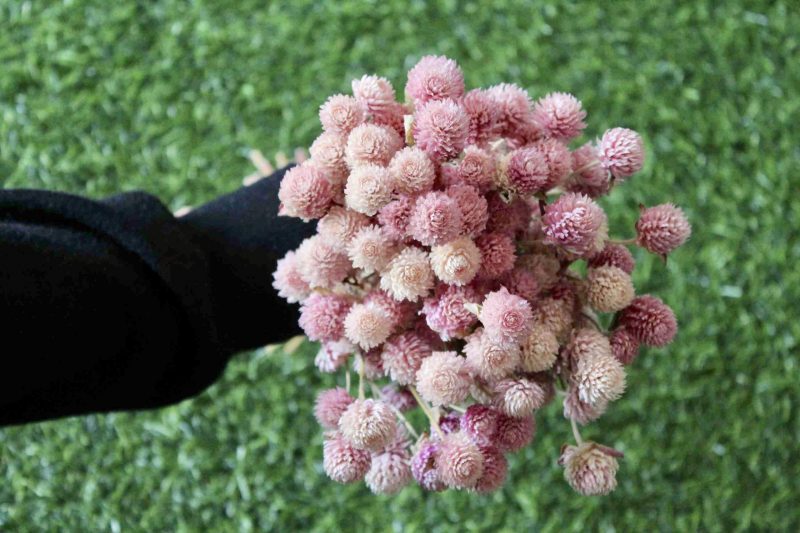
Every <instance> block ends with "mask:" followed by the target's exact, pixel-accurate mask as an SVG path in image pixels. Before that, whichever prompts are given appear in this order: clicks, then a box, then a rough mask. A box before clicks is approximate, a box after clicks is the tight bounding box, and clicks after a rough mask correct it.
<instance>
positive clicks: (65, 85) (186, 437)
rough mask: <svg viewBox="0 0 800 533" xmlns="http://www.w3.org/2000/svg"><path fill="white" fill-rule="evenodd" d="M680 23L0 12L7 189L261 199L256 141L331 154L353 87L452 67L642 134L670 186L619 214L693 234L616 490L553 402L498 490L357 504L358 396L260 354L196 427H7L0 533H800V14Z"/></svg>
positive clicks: (434, 8)
mask: <svg viewBox="0 0 800 533" xmlns="http://www.w3.org/2000/svg"><path fill="white" fill-rule="evenodd" d="M599 4H606V5H607V7H599ZM676 4H677V3H671V2H664V1H662V0H638V1H631V2H614V3H611V2H608V3H600V2H598V3H596V4H594V5H589V4H588V3H587V4H585V5H578V3H576V2H564V1H561V2H555V1H554V2H546V3H545V2H536V3H534V2H530V3H529V2H515V1H510V0H500V1H495V2H491V3H490V2H478V1H465V2H457V1H455V0H449V1H444V2H439V3H437V4H436V5H426V3H424V2H421V1H413V2H404V1H400V0H382V1H374V2H368V3H364V4H357V3H354V2H346V1H341V2H338V1H325V2H320V1H313V2H302V3H301V2H291V3H289V2H287V3H286V4H285V5H278V4H277V3H271V2H262V1H254V0H241V1H230V0H225V1H217V2H212V1H197V2H183V1H179V0H163V1H158V2H125V1H118V2H107V1H104V0H103V1H101V0H98V1H88V0H72V1H63V2H55V1H54V2H30V1H17V0H4V1H2V2H0V26H1V27H2V31H0V176H1V177H2V180H3V184H4V186H5V187H41V188H49V189H58V190H63V191H70V192H75V193H82V194H88V195H90V196H93V197H99V196H103V195H107V194H111V193H114V192H117V191H120V190H129V189H145V190H147V191H150V192H153V193H155V194H157V195H158V196H159V197H160V198H162V199H163V200H164V201H165V202H166V203H167V204H168V205H170V206H171V207H173V208H177V207H180V206H183V205H187V204H189V205H194V204H196V203H199V202H202V201H204V200H208V199H210V198H212V197H214V196H215V195H216V194H219V193H222V192H225V191H228V190H231V189H233V188H234V187H236V186H237V185H238V184H239V183H240V180H241V177H242V176H243V175H245V174H247V173H249V172H250V171H251V169H250V168H249V163H248V162H247V160H246V159H245V157H244V155H245V154H246V151H247V149H248V148H250V147H258V148H262V149H264V150H265V151H274V150H277V149H284V150H290V149H291V148H293V147H294V146H297V145H307V144H309V143H310V141H311V140H312V139H313V137H314V136H315V134H316V133H317V132H318V130H319V127H318V124H317V122H316V118H315V117H316V109H317V106H318V105H319V104H320V103H321V102H322V101H323V99H324V98H325V96H326V95H328V94H331V93H333V92H337V91H346V90H348V89H349V81H350V79H352V78H353V77H355V76H359V75H361V74H362V73H373V72H375V73H379V74H381V75H384V76H387V77H389V78H390V79H391V80H392V81H393V82H394V83H395V86H396V87H398V88H402V85H403V83H404V78H403V73H404V72H405V71H407V69H408V68H409V67H410V66H412V65H413V64H414V63H415V62H416V60H417V59H418V58H419V57H420V56H421V55H423V54H426V53H441V54H447V55H449V56H451V57H453V58H455V59H457V60H458V61H459V62H460V64H461V65H462V67H463V68H464V71H465V73H466V80H467V83H468V85H469V86H478V85H489V84H492V83H496V82H499V81H513V82H517V83H519V84H521V85H523V86H525V87H527V88H529V89H530V90H531V93H532V94H533V95H541V94H543V93H545V92H546V91H550V90H565V91H571V92H574V93H575V94H577V95H578V96H579V97H580V98H581V99H582V100H583V102H584V105H585V107H586V109H587V110H588V111H589V123H590V126H589V129H588V134H589V135H592V136H593V135H598V134H600V133H601V132H602V131H603V130H604V129H605V128H607V127H611V126H616V125H623V126H628V127H631V128H634V129H636V130H638V131H640V132H642V133H643V135H644V137H645V139H646V143H647V149H648V157H649V159H648V163H647V165H646V168H645V170H644V171H643V172H642V173H641V174H640V175H638V176H636V177H635V178H633V179H632V180H631V181H630V182H629V183H628V184H626V185H625V186H623V187H621V188H620V189H619V190H618V191H617V192H616V194H615V195H614V196H613V197H612V198H609V199H607V200H604V201H603V203H604V205H605V206H606V207H607V208H608V210H609V212H610V217H611V227H612V233H613V234H614V235H616V236H619V237H626V236H629V235H630V234H631V232H632V224H633V221H634V220H635V216H636V205H637V204H638V203H639V202H642V203H645V204H653V203H658V202H665V201H674V202H676V203H678V204H680V205H682V206H683V207H685V209H686V212H687V213H688V215H689V216H690V218H691V220H692V223H693V225H694V236H693V237H692V240H691V241H690V242H689V243H688V244H687V245H686V246H685V247H684V248H683V249H681V250H680V251H679V252H677V253H676V254H674V256H672V257H671V258H670V260H669V263H668V264H667V266H666V267H665V266H663V265H662V264H661V263H660V262H659V261H657V260H654V259H652V258H648V257H643V256H640V257H639V259H640V263H639V268H638V270H637V272H636V275H635V281H636V282H637V286H638V288H639V290H640V292H647V291H653V292H655V293H657V294H659V295H661V296H662V297H663V298H664V299H665V300H666V301H667V302H668V303H669V304H670V305H672V306H673V307H674V309H675V311H676V313H677V315H678V317H679V320H680V323H681V331H680V334H679V336H678V338H677V340H676V342H675V343H674V344H673V345H672V346H671V347H669V348H668V349H664V350H646V351H644V353H642V355H641V356H640V359H639V360H638V361H637V363H636V365H635V366H634V367H633V368H632V369H631V372H630V376H629V390H628V393H627V394H626V396H625V397H624V398H623V399H622V400H620V401H619V402H617V403H616V404H615V405H614V406H613V408H612V409H611V410H610V412H609V413H608V415H607V416H605V417H604V418H602V419H601V420H600V421H598V422H597V423H594V424H592V425H590V426H589V427H588V428H587V429H586V431H585V433H586V434H587V436H588V437H589V438H593V439H597V440H600V441H602V442H604V443H607V444H610V445H613V446H615V447H617V448H620V449H622V450H624V452H625V454H626V457H625V459H624V461H623V462H622V467H621V469H620V472H619V481H620V485H619V488H618V489H617V491H616V492H615V493H613V494H612V495H611V496H609V497H606V498H582V497H579V496H577V495H575V494H573V493H572V492H571V490H570V489H569V487H568V486H567V485H566V484H565V483H564V481H563V479H562V473H561V470H560V468H559V467H558V466H557V465H556V463H555V460H556V457H557V454H558V449H559V447H560V445H561V444H562V443H564V442H566V441H567V440H568V439H569V438H570V433H569V426H568V424H567V423H566V422H565V421H564V420H563V419H562V417H561V414H560V412H559V409H558V408H557V407H555V406H553V407H550V408H548V409H547V410H546V411H545V412H543V413H541V414H540V415H539V416H538V423H539V434H538V437H537V440H536V442H535V443H534V445H532V446H531V447H530V448H528V449H526V450H525V451H524V452H522V453H520V454H518V455H516V456H515V457H514V458H513V459H512V461H511V471H510V475H509V480H508V483H507V485H506V486H505V487H504V488H503V489H502V490H501V491H500V492H498V493H496V494H492V495H489V496H482V497H479V496H474V495H470V494H464V493H448V494H444V495H426V494H423V493H422V492H420V490H418V489H416V488H410V489H407V490H405V491H404V492H403V493H402V494H400V495H399V496H396V497H393V498H387V497H376V496H372V495H370V494H369V493H368V491H367V489H366V488H365V487H364V486H363V485H362V486H348V487H341V486H339V485H335V484H334V483H332V482H330V481H328V480H327V479H326V478H325V476H324V474H323V472H322V468H321V446H320V443H321V438H320V431H319V429H318V428H317V427H316V425H315V422H314V421H313V418H312V414H311V405H312V401H313V398H314V395H315V394H316V391H317V390H319V389H321V388H323V387H327V386H331V385H332V384H333V383H334V379H333V378H332V377H329V376H320V375H319V374H318V373H317V372H316V371H315V369H314V368H313V365H312V364H311V359H312V357H313V347H312V346H306V347H304V348H303V350H302V351H301V353H297V354H294V355H292V356H286V355H285V354H282V353H278V354H275V355H271V356H267V355H265V354H264V353H263V352H256V353H248V354H242V355H240V356H238V357H237V358H236V359H235V360H234V361H233V362H232V364H231V365H230V367H229V369H228V371H227V373H226V374H225V376H224V378H223V379H222V380H220V382H219V383H218V384H216V385H215V386H214V387H212V388H211V390H209V391H208V392H207V393H205V394H203V395H201V396H200V397H198V398H197V399H195V400H192V401H189V402H185V403H183V404H181V405H178V406H175V407H172V408H168V409H164V410H161V411H156V412H149V413H138V414H115V415H110V416H88V417H84V418H74V419H69V420H63V421H56V422H51V423H45V424H38V425H33V426H30V427H21V428H10V429H6V430H3V431H1V432H0V442H2V449H0V465H1V466H0V471H2V480H3V482H2V483H0V529H2V530H3V531H25V530H37V531H39V530H52V531H100V530H104V531H215V532H216V531H236V530H241V531H251V530H270V529H272V530H280V531H294V530H304V531H305V530H317V531H335V530H336V529H337V528H344V529H348V530H349V529H352V528H355V529H360V530H396V531H401V530H404V531H447V530H455V529H459V530H466V531H478V530H489V531H520V530H523V528H524V529H526V530H529V529H537V530H543V531H589V530H606V531H607V530H617V531H650V530H654V529H659V530H678V531H692V530H705V531H739V530H742V531H743V530H755V529H758V530H770V531H797V530H799V529H800V517H799V516H798V503H799V502H800V481H798V480H799V479H800V468H799V467H798V460H799V459H800V457H799V456H798V451H799V450H798V447H799V446H798V441H800V423H798V419H799V417H800V414H799V413H798V397H800V387H799V386H798V373H799V372H800V364H799V362H798V338H800V326H799V325H798V314H800V303H798V302H799V301H800V273H799V272H798V268H797V264H798V261H800V202H799V201H798V199H797V198H798V188H799V187H800V172H799V171H800V169H799V168H798V160H800V151H799V149H798V143H799V142H800V129H799V127H798V122H800V94H799V93H798V88H800V61H798V57H800V50H799V49H798V39H799V37H798V32H797V28H798V27H800V15H798V10H797V9H796V8H797V6H796V5H793V2H790V1H783V2H756V1H752V2H719V1H712V0H709V1H697V2H685V3H682V5H680V6H679V5H676ZM264 275H265V276H268V275H269V273H268V272H265V273H264ZM264 327H269V325H268V324H265V325H264ZM11 350H12V348H11V347H6V348H4V350H3V351H4V352H5V354H4V357H6V358H8V359H11V358H13V357H24V350H23V351H22V352H21V353H20V352H16V351H11ZM71 356H72V355H71V354H64V357H71Z"/></svg>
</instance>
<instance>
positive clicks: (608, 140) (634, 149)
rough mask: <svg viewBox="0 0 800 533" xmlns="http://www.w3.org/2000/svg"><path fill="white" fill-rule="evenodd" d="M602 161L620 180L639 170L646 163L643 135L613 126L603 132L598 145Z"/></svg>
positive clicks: (604, 166)
mask: <svg viewBox="0 0 800 533" xmlns="http://www.w3.org/2000/svg"><path fill="white" fill-rule="evenodd" d="M597 150H598V154H599V157H600V163H601V164H602V165H603V168H605V169H606V170H608V171H609V172H611V174H612V175H613V176H614V177H615V178H616V179H617V180H618V181H620V182H621V181H623V180H624V179H625V178H627V177H629V176H631V175H633V174H635V173H637V172H639V171H640V170H641V169H642V166H643V165H644V143H643V142H642V138H641V136H640V135H639V134H638V133H636V132H635V131H633V130H629V129H627V128H613V129H610V130H608V131H606V132H605V133H604V134H603V138H602V139H600V143H599V144H598V146H597Z"/></svg>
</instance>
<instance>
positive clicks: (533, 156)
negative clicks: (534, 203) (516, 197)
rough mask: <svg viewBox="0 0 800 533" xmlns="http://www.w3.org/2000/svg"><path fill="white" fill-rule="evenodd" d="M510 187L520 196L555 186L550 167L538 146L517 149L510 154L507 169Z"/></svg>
mask: <svg viewBox="0 0 800 533" xmlns="http://www.w3.org/2000/svg"><path fill="white" fill-rule="evenodd" d="M506 173H507V175H508V183H509V185H510V186H511V187H512V188H513V189H514V190H515V191H517V192H518V193H520V194H533V193H537V192H541V191H546V190H547V189H549V188H551V187H552V186H553V183H551V181H550V166H549V165H548V164H547V160H546V159H545V156H544V153H543V152H542V151H541V150H539V149H538V148H537V147H536V146H525V147H522V148H517V149H516V150H514V151H513V152H511V153H510V154H509V160H508V167H507V168H506Z"/></svg>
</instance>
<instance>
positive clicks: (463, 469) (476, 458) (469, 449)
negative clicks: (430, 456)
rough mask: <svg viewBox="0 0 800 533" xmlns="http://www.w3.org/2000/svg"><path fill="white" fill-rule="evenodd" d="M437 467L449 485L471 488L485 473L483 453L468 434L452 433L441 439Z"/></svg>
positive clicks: (442, 478) (455, 487)
mask: <svg viewBox="0 0 800 533" xmlns="http://www.w3.org/2000/svg"><path fill="white" fill-rule="evenodd" d="M436 469H437V470H438V471H439V477H440V478H441V480H442V481H443V482H444V483H445V485H447V486H448V487H450V488H454V489H469V488H472V487H474V486H475V484H476V483H477V482H478V480H479V479H480V478H481V476H482V475H483V454H481V451H480V449H478V447H477V446H476V445H475V443H473V442H472V440H471V439H470V438H469V437H468V436H467V435H465V434H463V433H461V432H458V433H451V434H449V435H445V437H444V439H442V441H441V448H440V450H439V457H438V459H437V461H436Z"/></svg>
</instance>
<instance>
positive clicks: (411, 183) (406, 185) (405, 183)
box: [389, 146, 436, 194]
mask: <svg viewBox="0 0 800 533" xmlns="http://www.w3.org/2000/svg"><path fill="white" fill-rule="evenodd" d="M389 174H390V175H391V176H392V183H393V184H394V190H395V191H397V192H399V193H403V194H416V193H422V192H427V191H430V190H431V189H432V188H433V182H434V180H435V179H436V167H435V166H434V165H433V161H431V159H430V158H429V157H428V156H427V154H426V153H425V152H424V151H422V150H420V149H419V148H417V147H416V146H407V147H405V148H403V149H402V150H400V151H399V152H397V153H396V154H394V156H393V157H392V160H391V161H390V162H389Z"/></svg>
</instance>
